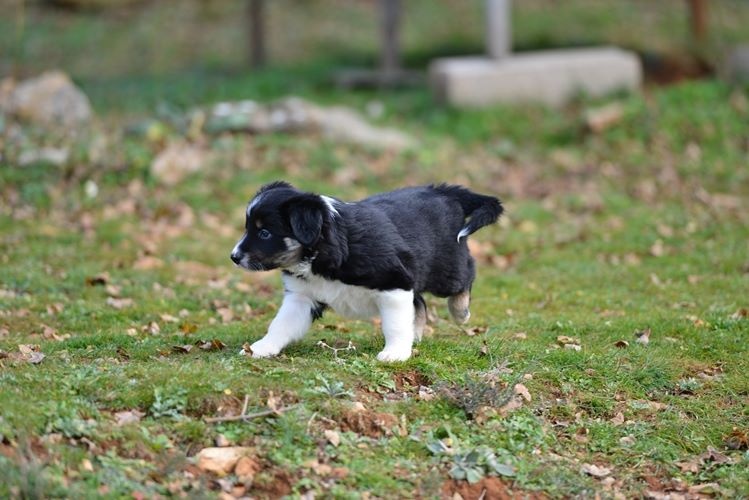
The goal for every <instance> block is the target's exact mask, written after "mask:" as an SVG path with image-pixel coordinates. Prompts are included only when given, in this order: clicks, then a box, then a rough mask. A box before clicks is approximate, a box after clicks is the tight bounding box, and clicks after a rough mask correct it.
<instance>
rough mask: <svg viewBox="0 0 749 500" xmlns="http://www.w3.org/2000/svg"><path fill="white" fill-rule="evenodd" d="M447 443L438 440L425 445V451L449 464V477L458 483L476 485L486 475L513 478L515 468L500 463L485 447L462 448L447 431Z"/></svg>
mask: <svg viewBox="0 0 749 500" xmlns="http://www.w3.org/2000/svg"><path fill="white" fill-rule="evenodd" d="M448 435H449V436H450V437H449V439H448V440H449V442H450V443H451V444H452V446H450V445H448V444H447V443H446V442H445V441H443V440H441V439H439V440H435V441H431V442H429V443H427V445H426V446H427V449H428V450H429V451H431V452H432V454H433V455H435V456H437V457H438V458H439V459H440V461H442V462H445V463H448V464H450V471H449V472H448V474H450V477H452V478H453V479H455V480H458V481H462V480H465V481H468V482H469V483H471V484H473V483H477V482H478V481H480V480H481V478H483V477H485V476H487V475H498V476H508V477H511V476H514V475H515V468H514V467H512V466H511V465H509V464H507V463H504V462H500V460H499V459H498V457H497V454H496V453H495V452H494V451H493V450H491V449H490V448H488V447H486V446H478V447H476V448H463V449H461V448H460V446H458V444H457V439H456V437H455V436H454V435H453V434H452V433H451V432H450V431H448Z"/></svg>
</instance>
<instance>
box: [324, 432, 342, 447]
mask: <svg viewBox="0 0 749 500" xmlns="http://www.w3.org/2000/svg"><path fill="white" fill-rule="evenodd" d="M323 434H324V435H325V439H326V440H327V441H328V443H330V444H332V445H333V447H334V448H338V445H339V444H341V435H340V434H338V432H337V431H334V430H331V429H326V430H325V431H324V432H323Z"/></svg>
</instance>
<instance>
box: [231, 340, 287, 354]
mask: <svg viewBox="0 0 749 500" xmlns="http://www.w3.org/2000/svg"><path fill="white" fill-rule="evenodd" d="M250 352H251V353H252V357H253V358H270V357H272V356H275V355H277V354H278V353H279V352H281V349H280V348H279V347H277V346H275V345H273V344H271V343H268V342H263V341H262V340H258V341H257V342H255V343H254V344H252V345H251V346H250ZM239 354H242V355H244V356H246V355H247V354H248V353H247V351H245V350H244V349H242V350H241V351H239Z"/></svg>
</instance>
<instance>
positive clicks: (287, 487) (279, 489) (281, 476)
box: [248, 469, 295, 498]
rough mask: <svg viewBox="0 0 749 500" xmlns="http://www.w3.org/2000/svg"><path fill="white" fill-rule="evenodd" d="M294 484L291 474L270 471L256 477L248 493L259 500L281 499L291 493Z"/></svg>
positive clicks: (282, 470) (283, 471)
mask: <svg viewBox="0 0 749 500" xmlns="http://www.w3.org/2000/svg"><path fill="white" fill-rule="evenodd" d="M294 482H295V480H294V477H293V476H292V475H291V473H290V472H288V471H286V470H284V469H270V470H266V471H264V472H262V473H260V474H258V476H256V478H255V481H253V483H252V488H251V489H250V490H249V492H248V493H251V494H252V496H253V497H257V498H281V497H283V496H286V495H288V494H290V493H291V490H292V487H293V486H294Z"/></svg>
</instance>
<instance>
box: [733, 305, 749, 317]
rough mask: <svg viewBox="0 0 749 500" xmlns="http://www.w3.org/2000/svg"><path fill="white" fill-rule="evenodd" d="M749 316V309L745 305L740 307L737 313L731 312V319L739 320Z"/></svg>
mask: <svg viewBox="0 0 749 500" xmlns="http://www.w3.org/2000/svg"><path fill="white" fill-rule="evenodd" d="M747 317H749V310H748V309H747V308H745V307H742V308H741V309H738V310H737V311H736V312H735V313H733V314H731V319H735V320H739V319H746V318H747Z"/></svg>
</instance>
